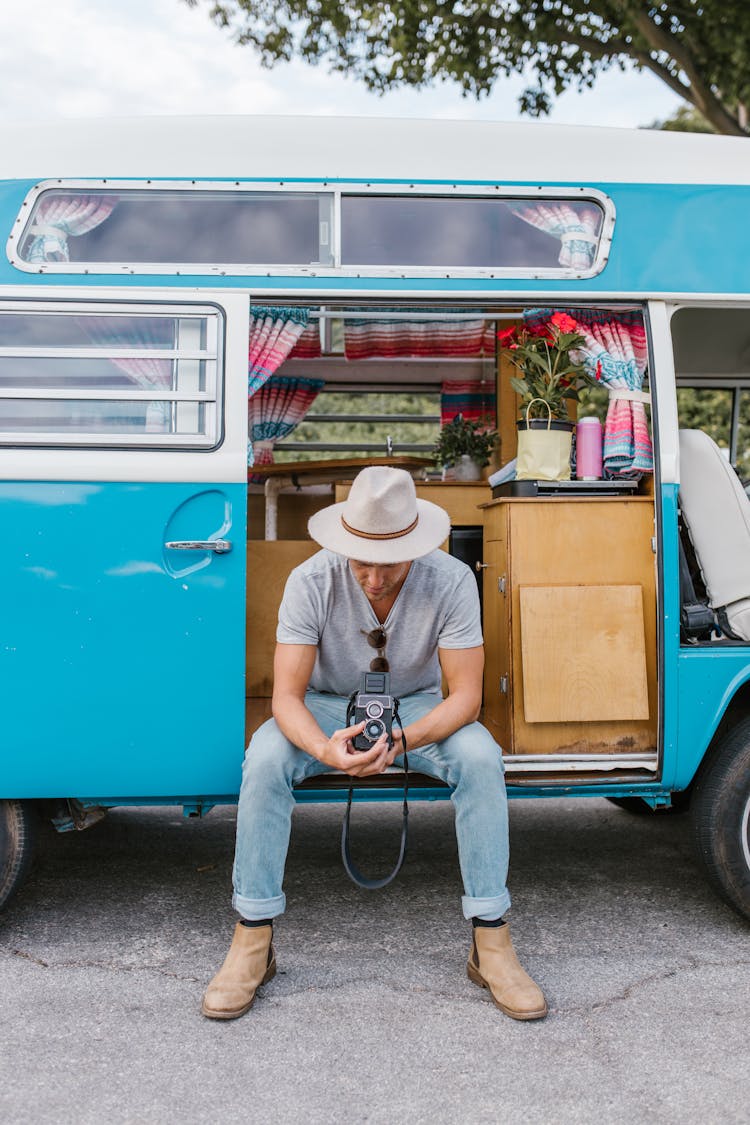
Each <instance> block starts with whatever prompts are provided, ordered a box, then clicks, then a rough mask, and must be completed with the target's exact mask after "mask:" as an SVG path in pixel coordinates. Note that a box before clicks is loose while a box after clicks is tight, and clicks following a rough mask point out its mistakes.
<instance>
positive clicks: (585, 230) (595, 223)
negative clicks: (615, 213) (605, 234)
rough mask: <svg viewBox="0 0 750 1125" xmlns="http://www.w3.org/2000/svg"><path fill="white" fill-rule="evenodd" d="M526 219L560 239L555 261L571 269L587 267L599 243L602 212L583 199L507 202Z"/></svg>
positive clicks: (512, 209)
mask: <svg viewBox="0 0 750 1125" xmlns="http://www.w3.org/2000/svg"><path fill="white" fill-rule="evenodd" d="M508 208H509V209H510V210H511V211H512V212H513V214H514V215H516V216H517V217H518V218H519V219H523V221H524V222H525V223H529V225H530V226H532V227H536V228H537V230H543V231H544V232H545V234H551V235H553V236H554V237H555V238H559V239H560V243H561V246H560V254H559V257H558V259H557V260H558V262H559V263H560V265H561V266H563V267H565V268H567V269H572V270H589V269H591V267H592V265H593V264H594V258H595V257H596V248H597V246H598V245H599V228H600V226H601V220H602V216H601V212H600V211H599V210H598V209H597V208H596V207H592V206H591V205H586V204H584V203H531V204H529V203H509V204H508Z"/></svg>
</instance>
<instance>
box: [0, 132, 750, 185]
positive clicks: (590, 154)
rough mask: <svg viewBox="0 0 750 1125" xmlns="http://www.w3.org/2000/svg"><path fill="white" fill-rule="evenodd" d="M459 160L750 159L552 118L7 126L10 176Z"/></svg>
mask: <svg viewBox="0 0 750 1125" xmlns="http://www.w3.org/2000/svg"><path fill="white" fill-rule="evenodd" d="M519 153H520V154H522V159H519V156H518V154H519ZM521 169H522V172H521V171H520V170H521ZM457 172H458V175H459V178H460V181H461V182H467V181H471V180H481V181H485V182H490V183H514V182H523V183H537V182H538V183H539V184H545V183H546V184H549V183H571V184H582V183H591V184H603V183H654V184H658V183H671V184H679V183H684V184H698V183H706V182H709V183H712V184H747V183H750V160H749V159H748V146H747V141H746V140H745V139H743V138H741V137H715V136H710V135H701V134H690V133H672V132H668V131H661V130H649V129H609V128H591V127H587V128H584V127H579V126H573V125H549V124H546V123H544V122H523V123H519V122H492V121H436V120H403V119H389V118H369V117H281V116H279V117H272V116H257V117H249V116H247V117H245V116H232V117H218V116H217V117H203V116H200V117H140V118H120V119H114V120H113V119H108V120H104V119H101V120H88V121H53V122H50V123H48V124H33V123H31V124H26V125H23V126H7V127H4V128H2V129H0V178H1V179H13V180H17V179H21V178H29V179H40V180H41V179H47V178H49V176H50V174H52V175H54V176H60V177H92V176H94V177H100V176H112V177H115V176H125V177H130V176H134V177H144V178H153V179H156V178H163V177H178V178H181V177H185V178H189V179H190V178H208V179H216V178H229V179H241V180H243V179H247V178H258V177H261V178H271V179H282V178H285V177H287V178H295V179H307V180H310V179H315V180H321V181H325V180H335V179H362V180H365V181H372V182H375V181H376V180H381V179H386V180H387V179H390V180H402V181H403V180H406V181H409V180H410V179H419V180H441V181H445V182H448V183H456V182H457ZM519 175H521V177H522V179H521V180H520V181H519Z"/></svg>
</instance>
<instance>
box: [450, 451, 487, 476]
mask: <svg viewBox="0 0 750 1125" xmlns="http://www.w3.org/2000/svg"><path fill="white" fill-rule="evenodd" d="M453 472H454V475H455V479H456V480H481V479H482V470H481V467H480V466H479V465H477V463H476V461H474V460H472V458H471V457H470V456H469V454H468V453H462V454H461V456H460V457H459V459H458V461H456V464H455V466H454V468H453Z"/></svg>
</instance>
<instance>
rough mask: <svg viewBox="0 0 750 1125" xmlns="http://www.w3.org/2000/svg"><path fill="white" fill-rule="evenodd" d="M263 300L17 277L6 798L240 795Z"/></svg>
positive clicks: (0, 310)
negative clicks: (258, 327) (62, 285)
mask: <svg viewBox="0 0 750 1125" xmlns="http://www.w3.org/2000/svg"><path fill="white" fill-rule="evenodd" d="M183 294H184V295H183ZM248 317H249V309H248V300H247V297H244V296H242V295H240V294H217V293H216V292H210V293H209V292H198V291H195V290H192V291H184V290H183V291H182V292H181V293H179V292H176V291H172V292H171V293H167V292H166V291H164V290H160V291H155V290H142V289H135V288H130V289H128V290H123V289H118V290H115V291H113V290H108V291H106V290H102V289H97V290H95V289H92V288H89V289H83V288H79V289H71V288H66V289H65V290H62V289H58V288H54V289H53V288H51V287H49V288H46V289H45V290H44V292H41V291H40V289H39V287H36V289H35V294H34V296H33V297H32V296H31V295H30V291H29V289H28V288H26V289H20V288H16V289H13V290H8V289H6V290H3V291H2V292H0V526H1V527H2V533H3V543H2V551H0V575H1V577H0V602H1V605H2V609H1V611H0V622H1V625H0V684H2V696H3V706H2V727H1V728H0V729H1V731H2V733H1V734H0V739H1V744H2V751H1V752H0V797H3V798H24V797H46V796H49V797H77V798H81V799H88V800H95V799H97V798H99V799H101V800H102V801H104V802H105V803H106V802H111V803H116V802H117V800H118V799H123V800H133V801H137V800H138V799H141V798H144V799H146V798H156V799H158V798H170V797H171V798H177V799H178V800H179V799H186V800H190V799H198V800H199V799H201V798H210V797H212V796H213V797H216V796H221V795H231V794H236V792H237V789H238V786H239V781H240V769H241V763H242V754H243V743H244V718H245V715H244V694H245V693H244V673H245V667H244V662H245V643H244V632H245V539H246V503H247V336H248Z"/></svg>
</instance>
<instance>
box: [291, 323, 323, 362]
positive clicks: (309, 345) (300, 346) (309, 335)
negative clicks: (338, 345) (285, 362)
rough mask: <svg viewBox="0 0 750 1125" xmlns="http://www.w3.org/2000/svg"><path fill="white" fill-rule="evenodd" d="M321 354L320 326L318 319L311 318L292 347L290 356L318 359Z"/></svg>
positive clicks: (292, 357) (293, 357)
mask: <svg viewBox="0 0 750 1125" xmlns="http://www.w3.org/2000/svg"><path fill="white" fill-rule="evenodd" d="M320 355H322V351H321V347H320V327H319V325H318V322H317V320H311V321H310V323H309V324H308V325H307V327H306V328H305V329H304V330H303V332H302V335H301V336H300V337H299V338H298V340H297V342H296V343H295V345H294V347H293V348H292V351H291V352H290V355H289V358H290V359H317V358H318V357H319V356H320Z"/></svg>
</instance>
